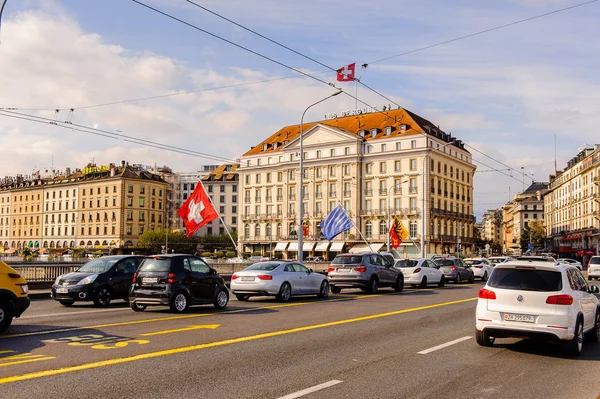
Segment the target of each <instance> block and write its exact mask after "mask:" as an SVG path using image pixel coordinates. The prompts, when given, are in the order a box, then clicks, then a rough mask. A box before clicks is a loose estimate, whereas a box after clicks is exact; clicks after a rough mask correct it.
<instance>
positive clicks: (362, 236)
mask: <svg viewBox="0 0 600 399" xmlns="http://www.w3.org/2000/svg"><path fill="white" fill-rule="evenodd" d="M340 205H342V201H340ZM342 211H344V214H345V215H346V217H347V218H348V219H350V221H351V222H352V224H353V225H354V227H356V230H358V234H360V236H361V238H362V239H363V240H364V241H365V243H366V244H367V245H368V246H369V249H370V250H371V252H375V251H373V248H372V247H371V243H370V242H369V241H367V239H366V238H365V236H364V235H363V233H362V231H360V228H359V227H358V226H357V225H356V223H354V220H353V219H352V218H351V217H350V216H349V215H348V213H347V212H346V209H344V206H343V205H342Z"/></svg>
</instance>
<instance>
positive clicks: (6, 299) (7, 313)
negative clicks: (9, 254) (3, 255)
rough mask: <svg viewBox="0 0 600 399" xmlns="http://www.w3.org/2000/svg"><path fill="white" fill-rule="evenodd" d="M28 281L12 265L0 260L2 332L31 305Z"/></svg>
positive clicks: (0, 328)
mask: <svg viewBox="0 0 600 399" xmlns="http://www.w3.org/2000/svg"><path fill="white" fill-rule="evenodd" d="M28 292H29V287H28V286H27V281H25V279H24V278H23V277H21V275H20V274H19V273H18V272H17V271H16V270H15V269H13V268H12V267H10V266H8V265H7V264H6V263H4V262H2V261H0V333H2V332H4V331H6V329H8V327H10V325H11V323H12V321H13V319H14V318H18V317H21V315H22V314H23V312H25V311H26V310H27V308H28V307H29V303H30V302H29V297H28V296H27V293H28Z"/></svg>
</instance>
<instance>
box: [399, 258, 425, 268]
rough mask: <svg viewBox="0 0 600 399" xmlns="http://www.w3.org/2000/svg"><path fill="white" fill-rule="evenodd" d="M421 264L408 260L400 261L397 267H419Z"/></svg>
mask: <svg viewBox="0 0 600 399" xmlns="http://www.w3.org/2000/svg"><path fill="white" fill-rule="evenodd" d="M418 263H419V262H417V261H416V260H408V259H403V260H399V261H396V265H395V266H396V267H415V266H417V264H418Z"/></svg>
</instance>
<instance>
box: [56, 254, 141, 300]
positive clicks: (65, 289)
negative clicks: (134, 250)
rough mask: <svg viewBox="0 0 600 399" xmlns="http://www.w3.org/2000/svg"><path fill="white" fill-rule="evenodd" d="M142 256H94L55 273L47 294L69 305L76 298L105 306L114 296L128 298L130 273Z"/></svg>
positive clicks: (132, 273) (131, 275) (132, 272)
mask: <svg viewBox="0 0 600 399" xmlns="http://www.w3.org/2000/svg"><path fill="white" fill-rule="evenodd" d="M143 259H144V257H143V256H135V255H116V256H104V257H102V258H96V259H93V260H91V261H89V262H88V263H86V264H85V265H83V266H81V267H80V268H79V269H77V271H74V272H72V273H67V274H63V275H61V276H58V277H57V278H56V281H55V282H54V285H52V291H51V294H50V295H51V296H52V298H54V299H56V300H57V301H59V302H60V304H61V305H63V306H71V305H73V303H74V302H75V301H94V304H95V305H96V306H108V304H109V303H110V301H111V300H112V299H115V298H116V299H124V300H127V298H128V296H129V286H131V283H132V282H133V275H134V273H135V271H136V269H137V267H138V265H139V264H140V263H141V262H142V260H143Z"/></svg>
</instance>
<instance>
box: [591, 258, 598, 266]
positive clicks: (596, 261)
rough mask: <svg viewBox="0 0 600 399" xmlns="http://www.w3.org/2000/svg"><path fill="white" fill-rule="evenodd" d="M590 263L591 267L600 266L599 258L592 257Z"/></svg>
mask: <svg viewBox="0 0 600 399" xmlns="http://www.w3.org/2000/svg"><path fill="white" fill-rule="evenodd" d="M590 263H591V264H592V265H600V256H592V258H591V259H590Z"/></svg>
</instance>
